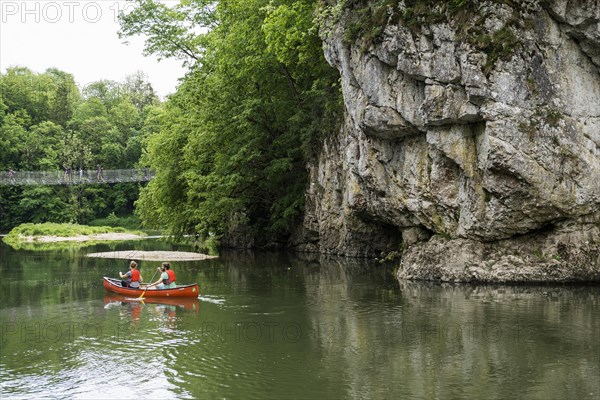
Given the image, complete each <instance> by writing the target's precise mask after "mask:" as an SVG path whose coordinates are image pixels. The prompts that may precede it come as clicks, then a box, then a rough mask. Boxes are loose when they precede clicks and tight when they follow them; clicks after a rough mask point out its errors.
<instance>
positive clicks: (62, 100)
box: [0, 67, 159, 232]
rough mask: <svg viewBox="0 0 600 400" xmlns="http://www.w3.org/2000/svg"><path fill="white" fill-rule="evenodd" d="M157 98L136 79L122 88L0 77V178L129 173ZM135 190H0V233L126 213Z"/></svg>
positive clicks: (16, 71)
mask: <svg viewBox="0 0 600 400" xmlns="http://www.w3.org/2000/svg"><path fill="white" fill-rule="evenodd" d="M158 105H159V103H158V97H157V96H156V95H155V94H154V91H153V90H152V87H151V86H150V84H149V83H148V82H147V79H146V78H145V76H144V75H143V73H141V72H140V73H137V74H134V75H132V76H130V77H127V78H126V80H125V82H124V83H118V82H113V81H98V82H94V83H92V84H90V85H88V86H86V87H85V88H83V89H82V90H81V91H80V89H79V88H78V87H77V85H76V84H75V80H74V78H73V76H72V75H71V74H69V73H67V72H64V71H60V70H57V69H54V68H51V69H48V70H46V71H45V72H43V73H35V72H33V71H31V70H29V69H28V68H25V67H13V68H8V69H7V70H6V72H5V73H1V74H0V132H1V134H0V173H6V171H8V170H9V169H12V170H25V171H49V170H50V171H51V170H63V169H64V168H71V169H72V170H78V169H79V168H82V169H96V166H97V165H98V164H101V165H102V166H103V167H104V168H107V169H108V168H115V169H116V168H133V167H135V166H137V165H138V162H139V159H140V157H141V154H142V142H143V139H142V137H143V135H144V133H145V130H144V120H145V118H146V115H148V114H149V113H150V110H151V109H153V108H155V107H157V106H158ZM137 196H138V189H137V186H135V185H131V184H128V185H125V184H123V185H116V186H114V187H107V186H103V187H100V186H85V187H0V231H4V232H6V231H8V230H10V228H12V227H14V226H16V225H19V224H21V223H24V222H80V223H84V222H87V221H89V220H90V219H92V218H94V217H104V216H106V215H108V214H109V213H111V212H117V213H131V212H132V211H133V202H134V201H135V200H136V199H137Z"/></svg>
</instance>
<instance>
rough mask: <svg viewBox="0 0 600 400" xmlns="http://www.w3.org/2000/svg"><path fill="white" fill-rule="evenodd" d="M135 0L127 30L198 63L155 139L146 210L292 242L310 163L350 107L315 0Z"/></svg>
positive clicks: (167, 218) (182, 229) (167, 222)
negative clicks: (325, 44)
mask: <svg viewBox="0 0 600 400" xmlns="http://www.w3.org/2000/svg"><path fill="white" fill-rule="evenodd" d="M136 3H137V7H136V9H135V11H133V12H132V13H131V14H128V15H124V16H123V17H122V21H121V23H122V31H121V33H122V35H124V36H131V35H135V34H137V33H145V34H146V35H149V38H148V40H147V47H146V50H147V52H150V53H158V54H160V55H162V56H166V57H178V58H181V59H183V60H184V61H185V62H186V63H187V65H188V66H189V73H188V74H187V76H186V77H185V79H184V80H183V82H182V84H181V86H180V87H179V89H178V91H177V93H175V94H174V95H173V96H171V98H170V99H169V100H168V102H167V104H166V107H165V109H164V110H163V111H162V112H160V113H159V114H158V115H157V116H156V122H157V125H156V126H157V132H156V133H155V134H154V135H152V136H151V137H150V138H149V140H148V141H147V149H148V154H147V157H146V160H147V161H148V162H149V163H150V165H151V166H152V167H153V168H155V169H156V171H157V174H156V178H155V179H154V180H153V181H152V182H151V183H150V184H149V186H148V187H147V188H146V189H145V190H143V191H142V193H141V196H140V200H139V201H138V203H137V205H138V209H139V212H140V215H141V216H142V218H143V219H144V220H145V221H146V223H148V224H149V225H162V226H167V227H168V228H169V229H170V231H171V232H172V233H174V234H184V233H199V234H201V235H203V236H206V235H208V234H209V233H212V234H216V235H217V236H219V235H222V234H224V233H226V232H231V231H235V230H236V229H243V230H244V231H245V232H246V233H249V234H250V236H252V237H255V238H259V241H262V242H267V241H277V240H285V239H286V237H287V236H288V235H289V234H290V231H291V229H292V227H293V226H294V224H295V223H297V222H298V220H299V218H300V217H301V215H302V211H303V206H304V189H305V186H306V183H307V171H306V164H307V162H308V161H309V160H310V159H311V158H312V157H314V154H315V153H316V152H317V151H318V145H319V143H321V139H322V138H323V136H324V135H326V134H327V133H328V132H332V131H334V129H335V127H336V126H337V124H338V119H339V117H340V115H341V96H340V91H339V88H338V86H337V82H338V74H337V71H336V70H334V69H333V68H331V67H330V66H329V65H327V63H326V62H325V60H324V57H323V51H322V43H321V41H320V39H319V37H318V35H317V30H316V26H315V24H314V22H313V17H314V9H315V6H316V2H315V1H314V0H281V1H271V2H269V3H265V2H264V1H259V0H250V1H248V0H232V1H227V2H216V3H215V4H213V3H212V2H206V1H202V0H192V1H182V2H181V3H179V4H177V5H171V6H170V7H167V6H164V5H162V4H160V3H156V2H153V1H142V0H138V1H137V2H136ZM188 9H193V10H194V13H191V14H190V13H188V12H186V10H188ZM167 26H172V27H180V28H181V29H179V28H178V29H169V30H165V29H161V28H164V27H167ZM183 27H186V28H183ZM182 49H185V51H183V50H182Z"/></svg>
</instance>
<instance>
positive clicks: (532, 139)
mask: <svg viewBox="0 0 600 400" xmlns="http://www.w3.org/2000/svg"><path fill="white" fill-rule="evenodd" d="M419 3H422V2H419V1H400V2H395V1H385V0H379V1H374V2H372V3H366V2H352V1H346V2H344V4H341V3H339V2H338V3H337V4H333V5H331V4H330V5H329V6H328V7H329V9H326V10H325V12H324V14H327V15H328V18H327V19H326V23H325V24H324V25H323V29H322V35H323V37H324V41H325V54H326V57H327V59H328V61H329V62H330V63H331V64H332V65H333V66H335V67H336V68H337V69H338V70H339V71H340V74H341V83H342V90H343V96H344V102H345V110H346V115H345V121H344V124H343V127H342V129H341V130H340V132H339V133H338V134H337V135H332V137H330V138H328V139H327V140H326V143H325V144H324V146H323V148H322V151H321V154H320V157H319V161H318V163H317V164H316V165H313V166H311V184H310V188H309V190H308V193H307V207H306V215H305V221H304V232H303V234H302V238H301V239H298V240H297V245H298V247H299V248H300V249H302V250H307V251H318V252H323V253H331V254H344V255H350V256H379V255H380V254H381V253H382V252H383V253H388V252H392V251H398V252H402V257H401V261H399V263H400V266H399V269H398V276H399V278H417V279H419V278H421V279H442V280H449V281H469V280H477V281H554V280H555V281H570V280H574V281H577V280H595V281H600V253H599V248H600V211H599V210H600V3H599V2H598V1H597V0H587V1H568V0H555V1H553V0H550V1H533V0H530V1H521V2H510V1H502V2H500V1H463V2H448V4H450V3H452V4H455V5H456V4H459V3H460V4H461V5H463V7H462V8H461V6H455V7H454V8H451V7H450V6H447V5H446V4H445V3H446V2H439V4H438V5H437V6H435V5H434V6H431V5H430V6H428V7H426V8H423V7H422V6H420V5H419ZM430 3H434V2H429V3H427V4H430ZM465 3H467V4H466V6H464V4H465ZM365 15H368V16H370V17H369V18H371V19H370V20H369V19H368V18H366V19H365V17H364V16H365ZM360 16H363V17H360ZM361 18H362V19H361ZM374 18H379V21H380V22H382V24H381V25H380V26H375V27H373V26H372V27H371V28H372V29H371V30H369V29H366V28H365V26H367V25H369V23H370V24H372V25H373V23H374V22H375V21H374ZM361 24H362V25H361ZM373 28H377V29H375V33H372V32H373Z"/></svg>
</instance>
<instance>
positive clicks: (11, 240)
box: [3, 222, 144, 248]
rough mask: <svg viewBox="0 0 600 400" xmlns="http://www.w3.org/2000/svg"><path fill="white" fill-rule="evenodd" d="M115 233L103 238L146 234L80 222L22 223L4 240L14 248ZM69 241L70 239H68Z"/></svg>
mask: <svg viewBox="0 0 600 400" xmlns="http://www.w3.org/2000/svg"><path fill="white" fill-rule="evenodd" d="M111 234H112V235H115V236H114V239H112V238H110V237H108V238H103V239H102V240H122V239H121V237H123V235H129V236H133V235H135V236H144V233H142V232H140V231H127V230H126V229H125V228H123V227H111V226H87V225H78V224H56V223H50V222H47V223H43V224H30V223H28V224H21V225H19V226H17V227H15V228H13V229H12V230H11V231H10V232H9V233H8V235H6V237H5V238H4V239H3V241H4V242H5V243H6V244H8V245H9V246H11V247H13V248H22V247H23V244H24V243H27V244H37V243H48V242H54V241H59V239H60V241H63V240H64V238H73V240H79V241H85V242H90V241H97V240H99V238H98V235H111ZM67 241H68V240H67Z"/></svg>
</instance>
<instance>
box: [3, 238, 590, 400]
mask: <svg viewBox="0 0 600 400" xmlns="http://www.w3.org/2000/svg"><path fill="white" fill-rule="evenodd" d="M132 248H136V249H145V250H169V249H177V246H174V245H170V244H167V243H164V242H159V241H156V240H148V241H138V242H128V243H121V244H119V245H117V246H112V247H111V246H108V245H97V246H93V247H87V248H84V249H79V250H78V249H73V250H70V251H69V250H65V251H57V250H55V251H45V252H41V253H40V252H32V251H26V250H20V251H14V250H12V249H10V248H9V247H7V246H5V245H3V244H0V274H1V277H2V278H1V280H0V294H1V303H0V325H1V338H0V346H1V347H0V382H1V383H0V397H1V398H2V399H6V398H23V399H29V398H44V397H48V398H81V399H88V398H140V397H141V398H148V399H154V398H272V399H283V398H315V399H317V398H336V399H337V398H359V399H371V398H372V399H381V398H414V399H430V398H443V399H450V398H473V399H484V398H485V399H509V398H511V399H513V398H527V399H569V398H572V399H585V398H590V399H598V398H599V397H600V343H599V333H600V332H599V331H600V319H599V318H598V311H599V304H600V293H599V288H598V287H597V286H589V287H543V286H537V287H524V286H518V287H506V286H495V287H477V286H466V285H439V284H429V283H403V284H399V283H398V282H397V281H396V280H395V279H393V277H392V276H391V272H390V271H386V270H385V269H384V268H382V267H381V266H380V265H378V264H376V263H366V262H359V261H352V260H345V259H320V260H319V258H318V257H316V258H314V259H310V258H302V257H296V256H289V255H273V254H270V255H266V254H240V253H228V254H224V255H223V256H222V257H221V258H219V259H216V260H206V261H195V262H178V263H172V265H173V269H174V270H175V271H176V272H177V276H178V282H179V283H191V282H198V283H200V288H201V295H200V297H199V299H196V300H191V301H181V302H174V303H170V304H154V303H149V302H145V303H139V302H125V301H123V298H118V297H115V296H111V295H108V294H106V293H105V292H104V289H103V287H102V276H116V275H117V273H118V272H119V271H125V270H127V267H126V264H127V262H126V261H125V260H110V259H90V258H85V257H83V256H84V254H85V253H91V252H97V251H109V250H126V249H132ZM180 250H189V249H188V248H186V247H181V248H180ZM158 264H159V263H158V262H148V261H146V262H141V271H142V275H144V276H145V278H146V279H149V278H150V276H151V275H152V273H153V272H154V270H155V268H156V266H157V265H158Z"/></svg>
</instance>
